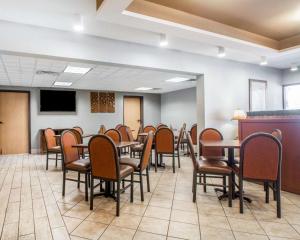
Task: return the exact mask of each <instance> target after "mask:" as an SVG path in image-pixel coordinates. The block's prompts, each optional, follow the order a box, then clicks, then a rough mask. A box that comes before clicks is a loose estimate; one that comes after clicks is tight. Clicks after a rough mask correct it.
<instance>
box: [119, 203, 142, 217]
mask: <svg viewBox="0 0 300 240" xmlns="http://www.w3.org/2000/svg"><path fill="white" fill-rule="evenodd" d="M146 208H147V206H145V205H141V204H134V203H126V204H125V205H124V206H123V207H122V209H121V214H122V213H130V214H134V215H139V216H143V215H144V213H145V211H146Z"/></svg>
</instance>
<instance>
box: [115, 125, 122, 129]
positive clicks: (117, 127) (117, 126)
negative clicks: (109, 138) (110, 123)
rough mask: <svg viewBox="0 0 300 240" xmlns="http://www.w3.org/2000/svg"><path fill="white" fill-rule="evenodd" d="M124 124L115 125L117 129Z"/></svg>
mask: <svg viewBox="0 0 300 240" xmlns="http://www.w3.org/2000/svg"><path fill="white" fill-rule="evenodd" d="M122 125H123V124H117V125H116V126H115V129H117V130H119V127H121V126H122Z"/></svg>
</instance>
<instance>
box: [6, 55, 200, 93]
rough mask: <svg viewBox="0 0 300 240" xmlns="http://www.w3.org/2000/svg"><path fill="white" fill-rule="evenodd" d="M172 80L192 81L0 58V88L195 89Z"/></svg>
mask: <svg viewBox="0 0 300 240" xmlns="http://www.w3.org/2000/svg"><path fill="white" fill-rule="evenodd" d="M68 65H69V66H76V67H88V68H92V69H91V70H90V71H89V72H88V73H87V74H85V75H81V74H73V73H65V72H64V69H65V68H66V67H67V66H68ZM37 71H51V72H57V73H59V74H58V75H56V74H37V73H36V72H37ZM174 77H187V78H189V79H195V78H196V76H195V75H192V74H188V73H186V74H185V73H178V72H171V71H170V72H169V71H162V70H157V69H146V68H138V67H131V66H130V67H129V66H123V65H112V64H103V63H86V62H80V61H76V62H74V61H67V60H59V59H51V58H40V57H28V56H22V55H8V54H2V55H0V86H1V85H4V86H22V87H39V88H49V87H53V84H54V82H55V81H59V82H72V85H71V86H70V87H69V88H70V89H86V90H111V91H126V92H134V91H135V89H136V88H138V87H151V88H156V89H157V90H149V91H145V92H150V93H164V92H170V91H175V90H179V89H184V88H190V87H194V86H195V82H193V81H187V82H181V83H170V82H166V80H168V79H171V78H174Z"/></svg>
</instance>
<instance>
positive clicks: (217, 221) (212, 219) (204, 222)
mask: <svg viewBox="0 0 300 240" xmlns="http://www.w3.org/2000/svg"><path fill="white" fill-rule="evenodd" d="M199 221H200V226H201V227H203V226H207V227H215V228H219V229H226V230H231V227H230V225H229V222H228V220H227V218H226V217H224V216H217V215H199Z"/></svg>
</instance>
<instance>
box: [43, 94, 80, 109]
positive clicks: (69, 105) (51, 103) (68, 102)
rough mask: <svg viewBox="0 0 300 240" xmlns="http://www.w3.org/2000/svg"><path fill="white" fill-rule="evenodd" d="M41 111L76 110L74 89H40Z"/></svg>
mask: <svg viewBox="0 0 300 240" xmlns="http://www.w3.org/2000/svg"><path fill="white" fill-rule="evenodd" d="M40 111H41V112H76V92H75V91H55V90H41V91H40Z"/></svg>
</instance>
